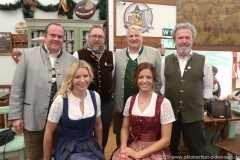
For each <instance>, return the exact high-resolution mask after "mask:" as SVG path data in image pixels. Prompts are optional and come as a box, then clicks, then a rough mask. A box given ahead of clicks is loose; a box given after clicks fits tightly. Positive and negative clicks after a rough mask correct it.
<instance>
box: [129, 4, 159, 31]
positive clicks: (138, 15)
mask: <svg viewBox="0 0 240 160" xmlns="http://www.w3.org/2000/svg"><path fill="white" fill-rule="evenodd" d="M151 9H152V8H149V7H148V5H146V4H145V3H132V4H131V5H129V6H128V7H127V9H126V10H125V13H124V27H125V28H128V27H129V26H132V25H137V26H140V27H141V30H142V32H143V33H144V32H149V29H154V28H153V27H152V22H153V14H152V11H151Z"/></svg>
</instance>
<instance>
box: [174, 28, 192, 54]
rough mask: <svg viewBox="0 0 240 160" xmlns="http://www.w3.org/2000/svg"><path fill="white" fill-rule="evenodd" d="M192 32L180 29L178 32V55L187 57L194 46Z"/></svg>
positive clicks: (176, 41) (176, 42)
mask: <svg viewBox="0 0 240 160" xmlns="http://www.w3.org/2000/svg"><path fill="white" fill-rule="evenodd" d="M193 41H194V39H193V37H192V32H191V30H189V29H179V30H177V32H176V39H175V45H176V48H177V54H178V55H180V56H187V55H188V54H189V53H190V51H191V49H192V44H193Z"/></svg>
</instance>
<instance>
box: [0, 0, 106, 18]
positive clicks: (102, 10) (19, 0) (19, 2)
mask: <svg viewBox="0 0 240 160" xmlns="http://www.w3.org/2000/svg"><path fill="white" fill-rule="evenodd" d="M25 1H29V0H25ZM30 1H32V0H30ZM32 2H33V1H32ZM36 2H37V5H36V8H38V9H40V10H42V11H44V12H55V11H58V10H59V3H57V4H49V5H43V4H41V3H40V2H38V1H34V4H35V3H36ZM76 4H77V3H76V2H74V1H73V0H67V5H68V7H69V9H70V10H69V14H68V19H73V10H74V8H75V6H76ZM19 8H22V13H23V17H24V18H33V16H34V11H33V10H31V6H29V5H26V4H25V3H24V1H23V0H16V2H15V3H6V4H0V10H6V11H12V10H16V9H19ZM96 9H99V19H100V20H106V18H107V16H106V15H107V13H106V12H107V9H106V1H105V0H99V2H98V3H97V5H96Z"/></svg>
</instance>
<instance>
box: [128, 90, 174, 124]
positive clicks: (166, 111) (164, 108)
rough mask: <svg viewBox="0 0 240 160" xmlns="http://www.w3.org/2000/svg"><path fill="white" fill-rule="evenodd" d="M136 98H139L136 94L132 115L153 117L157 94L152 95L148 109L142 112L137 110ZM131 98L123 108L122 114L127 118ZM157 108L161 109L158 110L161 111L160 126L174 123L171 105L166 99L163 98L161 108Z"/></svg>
mask: <svg viewBox="0 0 240 160" xmlns="http://www.w3.org/2000/svg"><path fill="white" fill-rule="evenodd" d="M138 96H139V94H137V96H136V99H135V102H134V104H133V108H132V115H138V116H146V117H153V116H154V115H155V109H156V100H157V94H156V93H155V92H153V93H152V98H151V101H150V103H149V105H148V107H147V108H146V109H145V110H144V111H143V112H141V111H140V110H139V108H138ZM131 98H132V96H131V97H129V98H128V100H127V102H126V104H125V108H124V112H123V115H124V116H129V107H130V102H131ZM159 107H161V108H160V110H161V114H160V123H161V124H168V123H171V122H173V121H175V117H174V113H173V110H172V105H171V103H170V101H169V100H168V99H166V98H164V99H163V102H162V104H161V106H159Z"/></svg>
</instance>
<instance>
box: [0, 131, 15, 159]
mask: <svg viewBox="0 0 240 160" xmlns="http://www.w3.org/2000/svg"><path fill="white" fill-rule="evenodd" d="M13 139H14V133H13V131H12V129H11V128H7V129H4V130H3V131H0V146H3V145H4V149H3V159H5V148H6V144H7V143H8V142H10V141H12V140H13Z"/></svg>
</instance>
